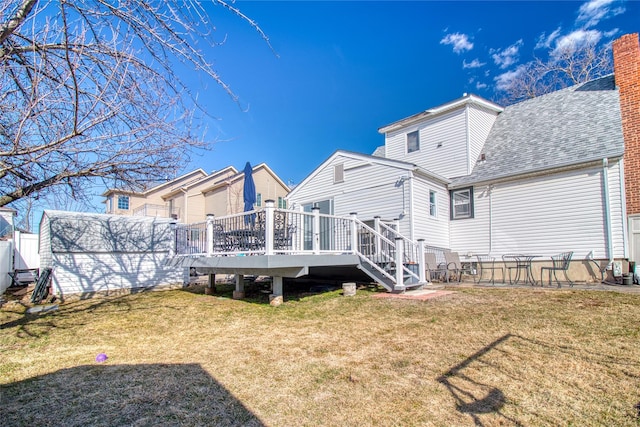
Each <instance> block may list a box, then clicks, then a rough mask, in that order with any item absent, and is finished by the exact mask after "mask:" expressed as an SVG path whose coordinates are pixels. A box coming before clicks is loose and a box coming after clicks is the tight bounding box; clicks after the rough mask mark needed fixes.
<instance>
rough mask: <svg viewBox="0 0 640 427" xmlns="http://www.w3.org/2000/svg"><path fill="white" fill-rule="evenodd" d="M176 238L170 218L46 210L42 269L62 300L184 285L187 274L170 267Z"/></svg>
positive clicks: (41, 257)
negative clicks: (89, 294)
mask: <svg viewBox="0 0 640 427" xmlns="http://www.w3.org/2000/svg"><path fill="white" fill-rule="evenodd" d="M173 239H174V234H173V230H172V224H171V219H169V218H153V217H141V216H140V217H127V216H122V215H105V214H92V213H79V212H60V211H45V212H44V213H43V215H42V219H41V221H40V268H41V269H44V268H51V269H52V275H51V277H52V282H51V283H52V291H53V294H54V295H56V296H58V297H64V296H65V295H69V294H87V293H92V292H103V291H116V290H127V291H129V290H136V289H142V288H154V287H167V286H171V285H182V284H183V283H185V282H187V281H188V278H189V277H188V269H187V268H184V267H172V266H168V265H167V261H168V259H169V257H170V256H171V251H172V250H173Z"/></svg>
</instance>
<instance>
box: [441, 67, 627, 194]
mask: <svg viewBox="0 0 640 427" xmlns="http://www.w3.org/2000/svg"><path fill="white" fill-rule="evenodd" d="M623 153H624V142H623V137H622V119H621V116H620V101H619V96H618V91H617V89H616V87H615V82H614V77H613V75H610V76H606V77H602V78H599V79H596V80H592V81H590V82H587V83H583V84H579V85H576V86H571V87H569V88H566V89H562V90H559V91H556V92H552V93H549V94H546V95H542V96H539V97H537V98H533V99H530V100H527V101H523V102H520V103H518V104H514V105H511V106H509V107H507V108H505V109H504V111H503V112H502V113H501V114H500V115H499V116H498V118H497V119H496V122H495V124H494V125H493V128H492V129H491V132H490V133H489V136H488V138H487V141H486V143H485V145H484V148H483V150H482V152H481V154H480V159H482V158H483V156H484V160H480V161H478V162H477V164H476V167H475V168H474V170H473V172H472V173H471V175H467V176H462V177H458V178H454V179H453V180H452V181H453V182H452V185H451V187H461V186H466V185H471V184H477V183H482V182H490V181H494V180H498V179H505V178H509V177H515V176H518V175H522V174H529V173H534V172H542V171H545V170H551V169H556V168H563V167H569V166H573V165H578V164H581V163H586V162H591V161H595V160H599V159H602V158H605V157H607V158H614V157H619V156H622V155H623Z"/></svg>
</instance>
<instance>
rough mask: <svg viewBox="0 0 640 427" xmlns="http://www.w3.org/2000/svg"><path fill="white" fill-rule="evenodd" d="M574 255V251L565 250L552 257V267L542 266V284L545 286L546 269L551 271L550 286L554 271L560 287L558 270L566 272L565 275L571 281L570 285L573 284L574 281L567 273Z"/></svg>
mask: <svg viewBox="0 0 640 427" xmlns="http://www.w3.org/2000/svg"><path fill="white" fill-rule="evenodd" d="M572 256H573V252H563V253H561V254H558V255H554V256H552V257H551V267H541V268H540V284H541V285H542V286H544V271H545V270H548V271H549V286H551V273H552V272H553V277H554V279H556V283H557V284H558V287H559V288H560V287H561V286H560V281H559V280H558V276H557V275H556V274H557V273H556V272H558V271H562V272H564V277H565V279H567V282H569V286H573V282H572V281H571V279H569V276H568V275H567V270H569V264H570V263H571V257H572Z"/></svg>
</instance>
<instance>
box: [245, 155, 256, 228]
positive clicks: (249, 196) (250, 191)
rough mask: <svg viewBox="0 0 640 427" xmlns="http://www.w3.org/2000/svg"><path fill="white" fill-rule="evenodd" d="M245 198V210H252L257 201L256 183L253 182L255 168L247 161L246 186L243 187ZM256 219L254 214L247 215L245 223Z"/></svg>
mask: <svg viewBox="0 0 640 427" xmlns="http://www.w3.org/2000/svg"><path fill="white" fill-rule="evenodd" d="M243 198H244V211H245V212H248V211H252V210H253V204H254V203H255V202H256V185H255V183H254V182H253V168H252V167H251V163H249V162H247V164H246V165H245V166H244V187H243ZM254 220H255V214H254V215H247V216H245V217H244V221H245V223H247V224H249V223H250V222H251V223H253V221H254Z"/></svg>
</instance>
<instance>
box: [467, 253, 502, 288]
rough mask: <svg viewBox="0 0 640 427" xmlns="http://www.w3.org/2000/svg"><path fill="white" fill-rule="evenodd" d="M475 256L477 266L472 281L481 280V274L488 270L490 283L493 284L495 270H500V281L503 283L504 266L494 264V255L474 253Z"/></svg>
mask: <svg viewBox="0 0 640 427" xmlns="http://www.w3.org/2000/svg"><path fill="white" fill-rule="evenodd" d="M476 258H477V259H478V266H477V268H478V271H477V272H476V275H475V276H473V281H474V282H475V283H480V281H481V280H482V274H483V273H484V272H485V271H490V272H491V284H492V285H495V283H496V282H495V271H496V270H500V273H501V274H502V283H504V268H502V267H501V266H499V265H497V266H496V259H495V258H494V257H492V256H489V255H476Z"/></svg>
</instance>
